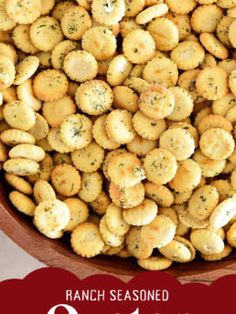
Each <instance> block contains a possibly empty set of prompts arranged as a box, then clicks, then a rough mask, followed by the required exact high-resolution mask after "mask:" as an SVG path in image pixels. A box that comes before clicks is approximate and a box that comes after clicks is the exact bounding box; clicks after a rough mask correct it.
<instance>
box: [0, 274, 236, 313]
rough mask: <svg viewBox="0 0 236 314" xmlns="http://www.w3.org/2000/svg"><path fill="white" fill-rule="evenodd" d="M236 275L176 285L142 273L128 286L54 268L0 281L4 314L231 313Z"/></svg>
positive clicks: (171, 280)
mask: <svg viewBox="0 0 236 314" xmlns="http://www.w3.org/2000/svg"><path fill="white" fill-rule="evenodd" d="M235 290H236V275H235V276H234V275H233V276H226V277H223V278H221V279H218V280H217V281H216V282H214V283H213V284H212V285H210V286H207V285H204V284H199V283H194V284H184V285H181V284H180V283H179V282H178V281H177V280H176V279H175V278H174V277H172V276H170V275H169V274H166V273H164V272H144V273H142V274H140V275H138V276H137V277H135V278H134V279H132V280H131V281H130V282H129V283H127V284H126V283H124V282H122V281H121V280H119V279H117V278H114V277H112V276H107V275H95V276H91V277H88V278H86V279H84V280H80V279H79V278H77V277H76V276H74V275H73V274H71V273H69V272H67V271H65V270H62V269H57V268H43V269H40V270H37V271H35V272H33V273H31V274H29V275H28V276H27V277H25V278H24V279H23V280H20V279H12V280H6V281H3V282H1V283H0V301H1V302H0V313H3V314H100V313H102V314H211V313H212V314H213V313H214V314H218V313H219V314H231V313H232V314H233V313H236V306H235Z"/></svg>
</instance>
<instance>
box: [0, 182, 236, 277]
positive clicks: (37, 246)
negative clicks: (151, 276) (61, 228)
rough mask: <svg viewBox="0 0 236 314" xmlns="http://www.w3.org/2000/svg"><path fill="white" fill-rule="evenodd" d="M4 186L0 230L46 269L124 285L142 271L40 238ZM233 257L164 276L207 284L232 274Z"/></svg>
mask: <svg viewBox="0 0 236 314" xmlns="http://www.w3.org/2000/svg"><path fill="white" fill-rule="evenodd" d="M5 185H6V183H5V182H4V180H3V179H1V183H0V229H2V230H3V231H4V232H5V233H6V234H7V235H8V236H9V237H10V238H11V239H12V240H13V241H15V242H16V243H17V244H18V245H19V246H21V247H22V248H23V249H24V250H25V251H27V252H28V253H30V254H31V255H32V256H34V257H35V258H37V259H38V260H39V261H41V262H43V263H45V264H46V265H48V266H52V267H60V268H63V269H66V270H69V271H70V272H72V273H74V274H75V275H77V276H78V277H79V278H81V279H82V278H84V277H87V276H89V275H93V274H112V275H113V276H116V277H118V278H120V279H122V280H124V281H128V280H129V279H131V278H132V277H133V276H135V275H137V274H138V273H140V272H142V271H143V270H142V269H141V268H139V267H138V266H137V263H136V261H135V260H134V259H132V258H129V259H121V258H118V257H109V256H99V257H96V258H92V259H84V258H81V257H79V256H77V255H76V254H74V253H73V251H72V250H71V248H70V245H69V243H68V239H66V238H63V239H62V240H50V239H47V238H46V237H44V236H43V235H42V234H40V233H39V232H38V231H37V230H36V229H35V228H34V226H33V224H32V222H31V219H29V218H27V217H26V216H25V215H23V214H21V213H19V212H17V210H16V209H14V208H13V206H12V205H11V204H10V202H9V200H8V197H7V192H6V190H7V189H6V188H5ZM235 257H236V254H235V253H233V254H231V255H230V256H229V257H228V258H227V259H225V260H223V261H221V262H212V263H209V262H208V263H207V262H204V261H202V260H200V259H199V260H196V261H193V262H191V263H187V264H175V263H174V264H173V266H172V267H171V268H170V269H168V270H167V271H166V272H168V273H170V274H172V275H174V276H175V277H177V278H178V279H179V281H181V282H184V283H186V282H204V283H210V282H211V281H213V280H215V279H217V278H219V277H222V276H224V275H229V274H234V273H236V258H235Z"/></svg>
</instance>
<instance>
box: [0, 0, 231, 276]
mask: <svg viewBox="0 0 236 314" xmlns="http://www.w3.org/2000/svg"><path fill="white" fill-rule="evenodd" d="M235 48H236V0H218V1H217V0H182V1H179V0H93V1H90V0H76V1H72V0H71V1H56V0H0V105H1V107H0V162H1V167H2V169H3V172H4V176H5V179H6V181H7V182H8V184H9V185H10V186H11V192H10V194H9V199H10V201H11V203H12V204H13V205H14V207H15V208H16V209H17V210H19V211H20V212H22V213H24V214H25V215H28V216H30V217H32V222H33V224H34V225H35V227H36V228H37V229H38V230H39V231H40V232H41V233H42V234H44V235H45V236H46V237H48V238H51V239H58V238H61V237H63V236H64V234H65V233H69V234H70V237H71V247H72V249H73V250H74V252H75V253H76V254H78V255H80V256H82V257H85V258H92V257H95V256H97V255H100V254H103V255H117V256H119V257H120V258H129V257H134V258H135V259H136V260H137V263H138V264H139V265H140V266H141V267H143V268H144V269H149V270H161V269H166V268H168V267H169V266H170V265H171V264H172V263H173V262H177V263H187V262H191V261H192V260H193V259H195V257H196V256H197V255H199V256H201V258H203V259H204V260H206V261H218V260H221V259H223V258H226V257H227V256H228V255H229V254H230V253H231V251H232V249H233V248H234V247H236V149H235V139H236V126H235V124H236V52H235ZM68 245H69V244H68Z"/></svg>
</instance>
